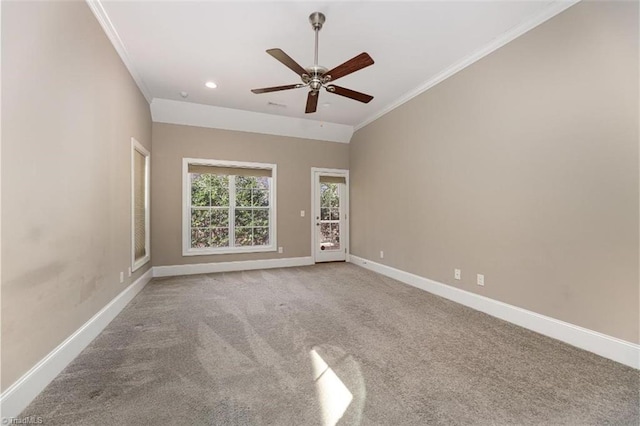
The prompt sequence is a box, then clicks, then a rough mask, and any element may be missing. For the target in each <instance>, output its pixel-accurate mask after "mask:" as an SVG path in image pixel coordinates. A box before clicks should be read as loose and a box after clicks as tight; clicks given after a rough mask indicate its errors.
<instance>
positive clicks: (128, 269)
mask: <svg viewBox="0 0 640 426" xmlns="http://www.w3.org/2000/svg"><path fill="white" fill-rule="evenodd" d="M127 274H128V276H131V267H129V268H127Z"/></svg>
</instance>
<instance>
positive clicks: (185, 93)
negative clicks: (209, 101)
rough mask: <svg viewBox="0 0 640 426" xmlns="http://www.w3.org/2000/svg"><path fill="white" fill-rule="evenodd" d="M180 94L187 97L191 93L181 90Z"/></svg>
mask: <svg viewBox="0 0 640 426" xmlns="http://www.w3.org/2000/svg"><path fill="white" fill-rule="evenodd" d="M180 96H182V97H183V98H185V99H186V98H187V96H189V94H188V93H187V92H180Z"/></svg>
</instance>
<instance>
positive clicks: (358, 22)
mask: <svg viewBox="0 0 640 426" xmlns="http://www.w3.org/2000/svg"><path fill="white" fill-rule="evenodd" d="M88 1H90V2H91V0H88ZM93 3H94V6H95V4H98V6H100V5H101V6H102V13H103V14H106V16H103V22H102V23H103V26H105V21H110V22H107V26H109V27H110V31H111V32H112V34H110V36H111V39H112V41H114V44H118V43H120V44H121V46H117V45H116V48H117V49H119V51H120V53H121V55H123V54H124V58H123V59H125V63H127V66H128V67H129V68H130V70H132V74H133V75H134V77H135V78H136V80H137V81H138V84H139V85H140V86H141V89H142V90H143V92H145V95H146V96H147V97H148V98H149V99H150V100H151V99H168V100H177V101H187V102H193V103H197V104H205V105H211V106H217V107H225V108H233V109H239V110H245V111H254V112H260V113H267V114H276V115H284V116H290V117H297V118H307V119H313V120H319V121H323V122H328V123H341V124H347V125H351V126H356V127H358V125H361V124H362V123H365V122H368V121H371V119H372V118H375V117H377V116H379V115H381V114H382V113H384V112H385V111H387V110H389V109H390V108H391V107H393V106H394V105H397V104H398V103H399V102H400V101H401V100H402V99H405V100H406V99H407V97H408V96H410V95H411V94H412V93H416V91H419V89H420V88H421V87H422V88H424V86H425V83H426V82H429V81H433V79H434V78H438V76H439V75H442V74H443V73H444V72H446V70H452V69H454V68H455V67H456V64H464V62H465V61H467V62H468V58H471V57H474V55H475V56H477V55H478V52H482V51H483V49H484V50H486V47H487V46H490V45H491V44H492V43H493V44H495V43H496V40H498V39H500V38H501V37H504V35H505V34H506V33H509V31H513V30H514V28H519V27H523V25H525V26H526V23H527V22H530V21H535V20H536V19H537V20H538V21H540V18H539V17H540V16H543V15H545V14H546V15H549V13H548V10H550V9H552V8H556V9H558V7H557V3H558V2H554V1H433V2H418V1H412V2H398V1H394V2H370V1H353V2H327V1H323V2H315V1H299V2H274V1H257V2H246V1H224V2H221V1H196V2H193V1H190V2H184V1H172V2H167V1H108V0H102V1H101V2H96V1H93ZM554 3H556V4H554ZM316 10H317V11H321V12H323V13H324V14H325V15H326V16H327V21H326V23H325V25H324V28H323V29H322V31H321V32H320V53H319V62H320V64H322V65H324V66H326V67H328V68H332V67H334V66H336V65H338V64H340V63H342V62H344V61H346V60H348V59H350V58H352V57H353V56H355V55H357V54H359V53H360V52H368V53H369V54H370V55H371V57H372V58H373V59H374V61H375V64H374V65H373V66H370V67H368V68H365V69H363V70H360V71H358V72H356V73H354V74H351V75H349V76H346V77H344V78H342V79H340V80H339V82H338V83H337V84H339V85H341V86H344V87H348V88H350V89H353V90H357V91H360V92H365V93H368V94H371V95H373V96H374V97H375V98H374V99H373V101H371V102H370V103H369V104H362V103H360V102H356V101H353V100H350V99H347V98H343V97H340V96H337V95H333V94H329V93H327V92H325V91H323V92H322V93H321V95H320V101H319V104H318V112H317V113H315V114H305V113H304V106H305V101H306V95H307V92H306V90H305V89H296V90H289V91H283V92H275V93H270V94H261V95H255V94H253V93H251V92H250V89H252V88H260V87H268V86H279V85H285V84H294V83H298V82H299V80H298V78H297V76H296V75H295V73H293V72H292V71H291V70H289V69H288V68H286V67H285V66H284V65H282V64H281V63H279V62H278V61H276V60H275V59H274V58H272V57H271V56H269V55H268V54H267V53H265V50H267V49H270V48H276V47H277V48H281V49H282V50H284V51H285V52H287V53H288V54H289V55H290V56H291V57H292V58H294V59H295V60H296V61H298V62H299V63H300V64H301V65H302V66H303V67H306V66H309V65H311V64H312V62H313V48H314V34H313V31H312V29H311V26H310V24H309V22H308V16H309V14H310V13H311V12H313V11H316ZM94 11H95V8H94ZM555 13H558V12H554V13H553V14H555ZM104 18H106V19H104ZM547 18H548V17H547ZM537 23H539V22H537ZM529 28H530V27H529ZM529 28H526V29H529ZM526 29H525V30H526ZM107 32H108V33H109V31H107ZM522 32H523V31H520V33H522ZM114 35H115V40H114ZM518 35H519V34H518ZM117 39H119V41H118V40H117ZM507 41H508V40H507ZM476 59H477V58H476ZM450 73H451V72H450ZM450 73H449V74H450ZM208 80H213V81H215V82H216V83H217V84H218V88H217V89H213V90H212V89H207V88H205V87H204V83H205V82H206V81H208ZM181 91H185V92H187V93H188V94H189V96H188V98H187V99H183V98H182V97H181V96H180V92H181ZM268 102H274V103H277V104H284V105H286V107H274V106H269V105H268ZM325 103H328V104H329V105H328V106H324V104H325Z"/></svg>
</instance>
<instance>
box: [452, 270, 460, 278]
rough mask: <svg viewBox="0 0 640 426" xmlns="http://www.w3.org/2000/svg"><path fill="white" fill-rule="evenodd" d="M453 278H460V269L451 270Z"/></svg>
mask: <svg viewBox="0 0 640 426" xmlns="http://www.w3.org/2000/svg"><path fill="white" fill-rule="evenodd" d="M453 278H455V279H456V280H461V279H462V271H460V269H454V270H453Z"/></svg>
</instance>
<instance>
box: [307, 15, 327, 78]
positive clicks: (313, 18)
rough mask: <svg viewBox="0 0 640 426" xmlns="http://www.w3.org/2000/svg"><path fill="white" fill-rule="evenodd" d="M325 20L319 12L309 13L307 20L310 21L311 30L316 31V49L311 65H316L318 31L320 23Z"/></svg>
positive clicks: (320, 26)
mask: <svg viewBox="0 0 640 426" xmlns="http://www.w3.org/2000/svg"><path fill="white" fill-rule="evenodd" d="M324 21H326V17H325V16H324V14H322V13H321V12H313V13H312V14H311V15H309V22H311V27H312V28H313V31H314V32H315V33H316V49H315V55H314V57H313V65H316V66H317V65H318V33H319V32H320V30H321V29H322V25H323V24H324Z"/></svg>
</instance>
